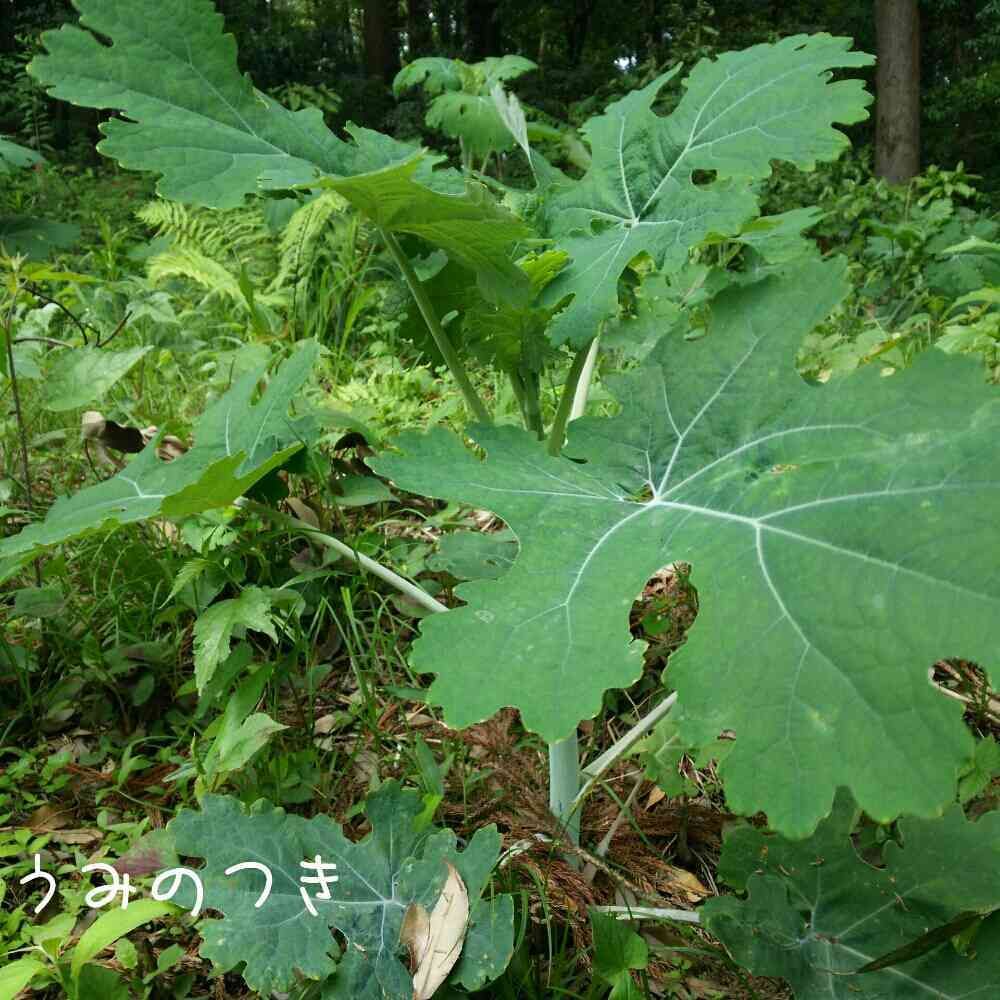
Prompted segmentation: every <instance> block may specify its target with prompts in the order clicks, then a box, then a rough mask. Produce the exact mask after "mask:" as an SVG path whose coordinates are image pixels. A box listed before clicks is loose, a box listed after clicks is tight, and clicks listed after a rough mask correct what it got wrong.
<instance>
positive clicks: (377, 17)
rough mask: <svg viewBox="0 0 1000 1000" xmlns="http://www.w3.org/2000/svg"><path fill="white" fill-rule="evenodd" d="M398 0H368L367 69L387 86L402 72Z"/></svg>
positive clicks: (366, 28)
mask: <svg viewBox="0 0 1000 1000" xmlns="http://www.w3.org/2000/svg"><path fill="white" fill-rule="evenodd" d="M396 13H397V10H396V3H395V2H394V0H364V27H365V69H366V70H367V71H368V75H369V76H377V77H381V78H382V79H383V80H384V81H385V82H386V83H391V82H392V78H393V77H394V76H395V75H396V74H397V73H398V72H399V30H398V26H397V23H396Z"/></svg>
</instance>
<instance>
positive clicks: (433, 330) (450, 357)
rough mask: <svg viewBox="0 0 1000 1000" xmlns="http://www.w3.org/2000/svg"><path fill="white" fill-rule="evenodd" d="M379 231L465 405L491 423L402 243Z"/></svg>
mask: <svg viewBox="0 0 1000 1000" xmlns="http://www.w3.org/2000/svg"><path fill="white" fill-rule="evenodd" d="M379 232H380V233H381V236H382V239H383V240H384V241H385V245H386V246H387V247H388V249H389V253H391V254H392V256H393V259H394V260H395V261H396V264H397V265H398V266H399V269H400V271H402V272H403V278H404V279H405V280H406V284H407V285H408V286H409V289H410V294H411V295H412V296H413V299H414V301H415V302H416V303H417V308H418V309H419V310H420V315H421V316H423V318H424V322H425V323H426V324H427V329H428V330H429V331H430V335H431V336H432V337H433V338H434V343H435V344H436V345H437V349H438V350H439V351H440V352H441V356H442V357H443V358H444V360H445V363H446V364H447V365H448V369H449V371H450V372H451V374H452V377H453V378H454V379H455V381H456V382H457V383H458V387H459V389H461V391H462V396H463V397H464V398H465V402H466V405H467V406H468V407H469V409H470V410H471V411H472V412H473V414H475V417H476V419H477V420H479V421H481V422H482V423H484V424H488V423H492V420H491V418H490V414H489V411H488V410H487V409H486V406H485V405H484V404H483V401H482V400H481V399H480V398H479V393H477V392H476V389H475V386H473V384H472V382H471V381H470V380H469V376H468V373H467V372H466V370H465V366H464V365H463V364H462V361H461V359H460V358H459V356H458V352H457V351H456V350H455V345H454V344H452V342H451V340H450V339H449V337H448V334H447V333H445V331H444V327H442V326H441V321H440V320H439V319H438V317H437V313H435V312H434V306H433V305H432V304H431V300H430V299H429V298H428V296H427V292H426V291H424V286H423V285H422V284H421V283H420V279H419V278H418V277H417V274H416V271H414V270H413V265H412V264H411V263H410V258H409V257H407V256H406V254H405V253H404V252H403V248H402V247H401V246H400V245H399V241H398V240H397V239H396V237H395V236H394V235H393V234H392V233H389V232H386V231H385V230H384V229H380V230H379Z"/></svg>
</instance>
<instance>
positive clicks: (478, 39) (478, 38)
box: [465, 0, 502, 62]
mask: <svg viewBox="0 0 1000 1000" xmlns="http://www.w3.org/2000/svg"><path fill="white" fill-rule="evenodd" d="M465 29H466V40H467V43H468V52H469V58H470V59H471V60H472V61H473V62H475V61H478V60H480V59H485V58H486V57H487V56H498V55H501V54H502V48H501V37H500V36H501V32H500V4H499V2H498V0H465Z"/></svg>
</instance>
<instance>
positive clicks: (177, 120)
mask: <svg viewBox="0 0 1000 1000" xmlns="http://www.w3.org/2000/svg"><path fill="white" fill-rule="evenodd" d="M74 5H75V6H76V7H77V9H78V10H79V11H80V15H81V16H80V24H81V25H82V27H76V26H74V25H68V24H66V25H63V26H62V27H61V28H60V29H59V30H58V31H50V32H46V34H45V36H44V42H45V46H46V49H47V52H46V53H45V54H43V55H40V56H37V57H36V58H35V59H33V60H32V62H31V64H30V67H29V70H30V72H31V75H32V76H33V77H34V78H35V79H36V80H38V82H39V83H41V84H42V85H43V86H45V87H46V89H47V90H48V92H49V94H50V95H51V96H52V97H56V98H60V99H61V100H65V101H70V102H71V103H74V104H80V105H83V106H85V107H92V108H111V109H115V110H117V111H120V112H121V113H122V114H123V115H124V116H125V117H124V118H113V119H111V120H110V121H108V122H106V123H104V124H103V125H102V126H101V131H102V132H103V133H104V136H105V138H104V139H103V140H102V141H101V143H100V144H99V146H98V149H99V150H100V151H101V152H102V153H104V154H105V155H106V156H110V157H113V158H115V159H116V160H118V161H119V162H120V163H121V164H122V165H123V166H126V167H130V168H132V169H135V170H150V171H155V172H156V173H159V174H161V175H162V176H161V179H160V181H159V184H158V187H157V190H158V191H159V193H160V194H161V195H162V196H163V197H165V198H172V199H175V200H177V201H184V202H191V203H195V204H201V205H207V206H209V207H212V208H232V207H234V206H238V205H240V204H242V202H243V201H244V199H245V197H246V196H247V195H248V194H254V193H258V192H260V191H263V190H274V189H282V188H290V187H294V186H297V185H315V184H317V182H318V181H319V180H320V179H321V178H326V179H327V183H328V185H329V186H331V187H333V188H335V189H336V190H338V191H340V193H341V194H342V195H343V196H344V197H346V198H347V199H348V200H349V201H350V202H351V203H352V204H354V205H355V206H356V207H357V208H359V209H360V210H361V211H362V212H364V213H365V214H366V215H368V216H369V218H371V219H372V220H373V221H375V222H376V224H378V225H379V226H381V227H382V228H384V229H388V230H392V231H397V232H405V233H413V234H415V235H417V236H420V237H421V238H423V239H426V240H428V241H429V242H431V243H433V244H434V245H436V246H440V247H442V248H443V249H444V250H446V251H447V252H448V253H449V254H450V255H451V256H453V257H454V259H455V260H457V261H458V262H459V263H461V264H462V265H463V266H465V267H468V268H470V269H472V270H473V271H474V272H475V273H476V274H477V276H478V277H479V280H480V285H481V287H482V288H483V291H484V292H485V293H486V294H487V295H488V296H490V297H491V298H493V299H497V298H499V297H501V296H503V295H507V294H510V295H514V296H515V297H516V296H518V295H520V296H521V297H523V296H524V295H526V294H527V289H526V284H525V282H524V280H523V276H522V275H521V274H520V272H519V271H518V270H517V268H516V267H515V266H514V265H513V263H512V262H511V260H510V252H509V251H510V248H511V244H512V243H513V242H514V241H515V240H517V239H520V238H522V237H523V236H525V235H526V234H527V233H528V230H527V228H526V227H525V226H524V225H523V224H522V223H520V222H519V221H518V220H516V219H514V217H513V216H511V215H510V214H509V213H507V212H506V211H504V210H502V209H501V208H500V207H499V206H497V205H496V203H495V202H494V201H493V200H492V199H491V198H490V197H489V195H488V194H487V192H486V190H485V188H483V187H482V186H481V185H471V186H469V187H468V189H466V186H465V184H464V182H463V181H462V179H461V177H460V176H459V175H458V174H456V173H455V172H454V171H440V170H433V169H432V168H433V166H434V165H435V164H436V163H437V162H438V160H440V157H432V156H428V155H427V154H426V153H424V152H422V151H421V150H420V149H418V148H417V147H414V146H411V145H409V144H407V143H402V142H398V141H396V140H395V139H392V138H390V137H389V136H385V135H381V134H380V133H377V132H372V131H371V130H368V129H361V128H356V127H353V126H352V127H350V128H349V132H350V134H351V140H352V141H349V142H345V141H344V140H342V139H340V138H338V137H337V136H336V135H334V134H333V133H332V132H331V131H330V130H329V129H328V128H327V127H326V125H325V124H324V122H323V115H322V114H321V112H319V111H318V110H316V109H315V108H307V109H305V110H302V111H294V112H293V111H289V110H288V109H286V108H284V107H282V106H281V105H279V104H277V103H276V102H275V101H274V100H272V99H271V98H270V97H268V96H267V95H265V94H262V93H261V92H260V91H257V90H255V89H254V86H253V84H252V82H251V81H250V79H249V77H247V76H244V75H242V74H241V73H240V72H239V69H238V67H237V63H236V43H235V41H234V39H233V36H232V35H227V34H223V22H222V17H221V15H219V14H217V13H216V12H215V9H214V6H213V4H212V3H211V2H210V0H110V2H109V0H74ZM84 28H88V29H90V30H89V31H88V30H83V29H84ZM95 33H99V34H100V35H104V36H106V37H107V38H110V39H111V41H112V44H111V45H107V44H105V43H104V42H103V41H102V40H101V39H100V38H99V37H98V36H97V34H95Z"/></svg>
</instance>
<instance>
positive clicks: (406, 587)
mask: <svg viewBox="0 0 1000 1000" xmlns="http://www.w3.org/2000/svg"><path fill="white" fill-rule="evenodd" d="M237 506H239V507H242V508H243V509H244V510H251V511H253V512H254V513H255V514H262V515H263V516H264V517H266V518H268V519H269V520H271V521H275V522H277V523H278V524H285V525H287V526H288V527H290V528H295V530H296V531H302V532H305V533H307V534H308V535H309V538H310V540H312V541H314V542H316V544H317V545H322V546H323V547H324V548H327V549H333V550H334V552H339V553H340V555H342V556H344V557H346V558H347V559H351V560H353V561H354V562H356V563H357V564H358V565H359V566H360V567H361V568H362V569H364V570H366V571H367V572H369V573H371V574H372V576H377V577H378V578H379V579H380V580H384V581H385V582H386V583H388V584H389V585H390V586H393V587H395V588H396V590H398V591H399V592H400V593H401V594H405V595H406V596H407V597H409V598H411V599H412V600H414V601H416V602H417V603H418V604H420V605H422V606H423V607H425V608H427V610H428V611H447V610H448V608H447V606H446V605H444V604H442V603H441V602H440V601H437V600H435V599H434V598H433V597H431V595H430V594H428V593H427V591H426V590H424V589H423V588H422V587H418V586H417V585H416V584H415V583H411V582H410V581H409V580H407V579H405V578H404V577H402V576H400V575H399V574H398V573H394V572H393V571H392V570H391V569H389V568H388V567H386V566H383V565H382V564H381V563H378V562H376V561H375V560H374V559H370V558H369V557H368V556H366V555H364V553H362V552H358V551H357V549H352V548H351V547H350V545H347V544H346V543H345V542H342V541H341V540H340V539H339V538H334V537H333V536H332V535H327V534H324V533H323V532H322V531H320V530H319V529H318V528H314V527H313V526H312V525H311V524H307V523H306V522H305V521H300V520H299V519H298V518H297V517H292V516H291V515H289V514H283V513H282V512H281V511H280V510H274V509H273V508H271V507H267V506H265V505H264V504H260V503H256V502H255V501H253V500H247V499H245V498H241V500H240V501H238V502H237Z"/></svg>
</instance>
